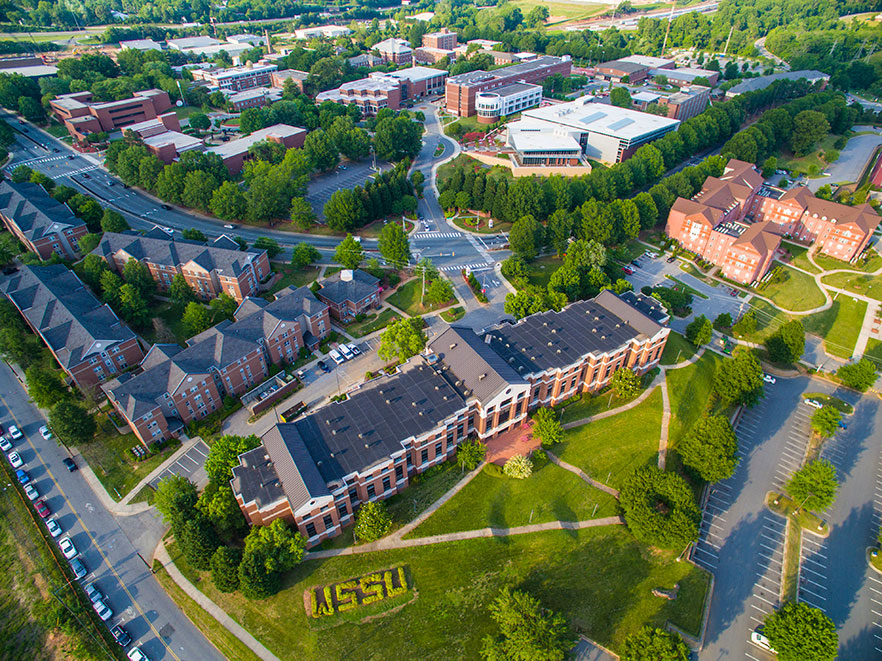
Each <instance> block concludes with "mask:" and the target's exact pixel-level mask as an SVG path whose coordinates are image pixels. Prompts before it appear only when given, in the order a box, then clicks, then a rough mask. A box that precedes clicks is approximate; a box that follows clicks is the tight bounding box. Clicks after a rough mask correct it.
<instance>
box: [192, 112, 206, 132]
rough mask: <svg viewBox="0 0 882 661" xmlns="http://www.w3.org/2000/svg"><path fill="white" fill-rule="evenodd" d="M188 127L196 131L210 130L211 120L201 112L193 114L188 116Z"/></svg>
mask: <svg viewBox="0 0 882 661" xmlns="http://www.w3.org/2000/svg"><path fill="white" fill-rule="evenodd" d="M190 126H191V127H192V128H194V129H196V130H197V131H207V130H208V129H210V128H211V120H210V119H209V118H208V115H206V114H205V113H203V112H194V113H193V114H192V115H190Z"/></svg>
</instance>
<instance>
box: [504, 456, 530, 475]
mask: <svg viewBox="0 0 882 661" xmlns="http://www.w3.org/2000/svg"><path fill="white" fill-rule="evenodd" d="M502 472H503V473H504V474H505V475H506V476H508V477H513V478H515V479H516V480H524V479H526V478H528V477H530V475H532V474H533V462H532V461H530V460H529V459H528V458H527V457H525V456H524V455H522V454H516V455H514V456H513V457H511V458H510V459H509V460H508V461H506V462H505V466H503V467H502Z"/></svg>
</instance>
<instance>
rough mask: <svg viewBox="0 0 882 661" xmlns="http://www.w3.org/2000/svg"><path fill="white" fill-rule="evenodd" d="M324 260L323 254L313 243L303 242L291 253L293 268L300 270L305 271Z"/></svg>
mask: <svg viewBox="0 0 882 661" xmlns="http://www.w3.org/2000/svg"><path fill="white" fill-rule="evenodd" d="M321 258H322V254H321V253H320V252H319V251H318V248H316V247H315V246H314V245H312V244H311V243H306V242H303V241H301V242H300V243H298V244H297V245H296V246H294V249H293V250H292V251H291V266H293V267H295V268H298V269H305V268H306V267H307V266H310V265H311V264H313V263H315V262H317V261H318V260H320V259H321Z"/></svg>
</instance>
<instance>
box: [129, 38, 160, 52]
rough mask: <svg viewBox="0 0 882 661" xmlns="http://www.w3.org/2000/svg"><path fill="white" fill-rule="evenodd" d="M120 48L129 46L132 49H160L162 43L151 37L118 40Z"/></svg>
mask: <svg viewBox="0 0 882 661" xmlns="http://www.w3.org/2000/svg"><path fill="white" fill-rule="evenodd" d="M119 47H120V48H131V49H132V50H142V51H144V50H162V44H159V43H157V42H155V41H153V39H132V40H131V41H121V42H119Z"/></svg>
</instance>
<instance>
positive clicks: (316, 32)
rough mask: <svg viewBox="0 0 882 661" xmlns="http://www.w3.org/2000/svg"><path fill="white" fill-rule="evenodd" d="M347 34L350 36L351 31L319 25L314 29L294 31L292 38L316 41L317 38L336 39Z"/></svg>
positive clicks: (339, 27)
mask: <svg viewBox="0 0 882 661" xmlns="http://www.w3.org/2000/svg"><path fill="white" fill-rule="evenodd" d="M349 34H352V30H350V29H349V28H347V27H344V26H342V25H320V26H318V27H314V28H301V29H300V30H294V36H295V38H297V39H316V38H319V37H327V38H328V39H336V38H337V37H345V36H346V35H349Z"/></svg>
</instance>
